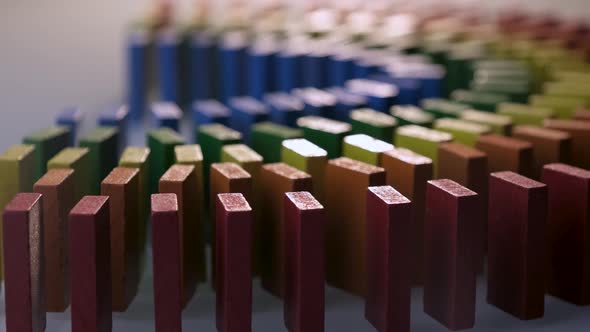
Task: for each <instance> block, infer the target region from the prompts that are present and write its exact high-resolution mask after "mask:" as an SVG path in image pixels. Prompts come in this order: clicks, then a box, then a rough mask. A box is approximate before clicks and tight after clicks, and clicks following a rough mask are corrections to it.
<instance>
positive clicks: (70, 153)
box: [47, 148, 93, 202]
mask: <svg viewBox="0 0 590 332" xmlns="http://www.w3.org/2000/svg"><path fill="white" fill-rule="evenodd" d="M60 168H70V169H73V170H74V187H75V188H76V192H75V196H74V201H75V202H77V201H79V200H80V199H82V197H84V196H85V195H90V193H91V192H92V189H93V183H92V179H93V177H92V176H91V174H90V173H91V171H92V169H93V167H92V164H91V159H90V150H89V149H88V148H65V149H63V150H61V151H60V152H59V153H58V154H56V155H55V156H54V157H53V158H51V159H50V160H49V161H48V162H47V169H60Z"/></svg>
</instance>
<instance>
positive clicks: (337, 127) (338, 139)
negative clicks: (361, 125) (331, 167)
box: [297, 116, 352, 159]
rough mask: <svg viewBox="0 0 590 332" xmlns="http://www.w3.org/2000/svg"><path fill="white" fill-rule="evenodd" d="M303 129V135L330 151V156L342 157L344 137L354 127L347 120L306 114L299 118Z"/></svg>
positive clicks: (298, 123)
mask: <svg viewBox="0 0 590 332" xmlns="http://www.w3.org/2000/svg"><path fill="white" fill-rule="evenodd" d="M297 125H298V126H299V127H301V128H302V129H303V137H305V139H307V140H308V141H310V142H312V143H314V144H316V145H318V146H319V147H321V148H322V149H324V150H326V152H328V158H330V159H333V158H337V157H340V154H341V153H342V139H343V138H344V136H346V135H348V134H350V131H351V130H352V127H351V126H350V124H348V123H346V122H340V121H336V120H330V119H326V118H322V117H319V116H304V117H302V118H299V119H298V120H297Z"/></svg>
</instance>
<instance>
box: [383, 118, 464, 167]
mask: <svg viewBox="0 0 590 332" xmlns="http://www.w3.org/2000/svg"><path fill="white" fill-rule="evenodd" d="M452 140H453V135H451V134H449V133H445V132H442V131H438V130H432V129H428V128H425V127H420V126H414V125H409V126H403V127H399V128H398V129H397V131H396V133H395V142H394V144H395V146H396V147H400V148H406V149H408V150H412V151H414V152H416V153H418V154H421V155H423V156H425V157H428V158H430V159H431V160H432V163H433V164H434V166H435V169H434V171H435V176H436V165H437V160H438V146H439V145H440V144H441V143H446V142H450V141H452Z"/></svg>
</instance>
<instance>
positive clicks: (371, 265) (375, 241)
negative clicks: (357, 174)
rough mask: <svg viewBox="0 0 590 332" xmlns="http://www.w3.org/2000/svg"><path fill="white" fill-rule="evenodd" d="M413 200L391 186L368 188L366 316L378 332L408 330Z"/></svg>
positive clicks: (414, 261) (412, 261)
mask: <svg viewBox="0 0 590 332" xmlns="http://www.w3.org/2000/svg"><path fill="white" fill-rule="evenodd" d="M413 232H414V229H413V226H412V203H411V202H410V200H408V199H407V198H406V197H405V196H403V195H402V194H400V193H399V192H398V191H396V190H395V189H393V188H392V187H391V186H379V187H369V189H368V191H367V240H366V241H367V242H366V243H367V294H366V296H365V318H367V320H368V321H369V322H370V323H371V325H373V327H375V329H377V331H379V332H388V331H400V332H403V331H406V332H409V331H410V306H411V303H412V283H413V278H414V269H413V266H414V265H416V264H417V263H418V262H419V261H420V260H419V259H418V258H417V257H415V256H414V253H413V252H412V247H413V245H414V244H413V241H412V238H413V236H412V235H413Z"/></svg>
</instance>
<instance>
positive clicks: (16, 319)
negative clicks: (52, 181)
mask: <svg viewBox="0 0 590 332" xmlns="http://www.w3.org/2000/svg"><path fill="white" fill-rule="evenodd" d="M41 197H42V195H41V194H34V193H20V194H16V196H15V197H14V198H13V199H12V201H10V202H9V203H8V204H7V205H6V207H5V208H4V214H3V219H2V220H3V227H4V234H3V244H4V266H6V267H7V268H6V269H4V273H5V274H4V278H5V279H4V289H5V290H6V293H5V295H4V296H5V305H6V306H5V308H6V330H7V331H31V332H37V331H44V330H45V279H44V275H43V217H42V215H43V207H42V198H41Z"/></svg>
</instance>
